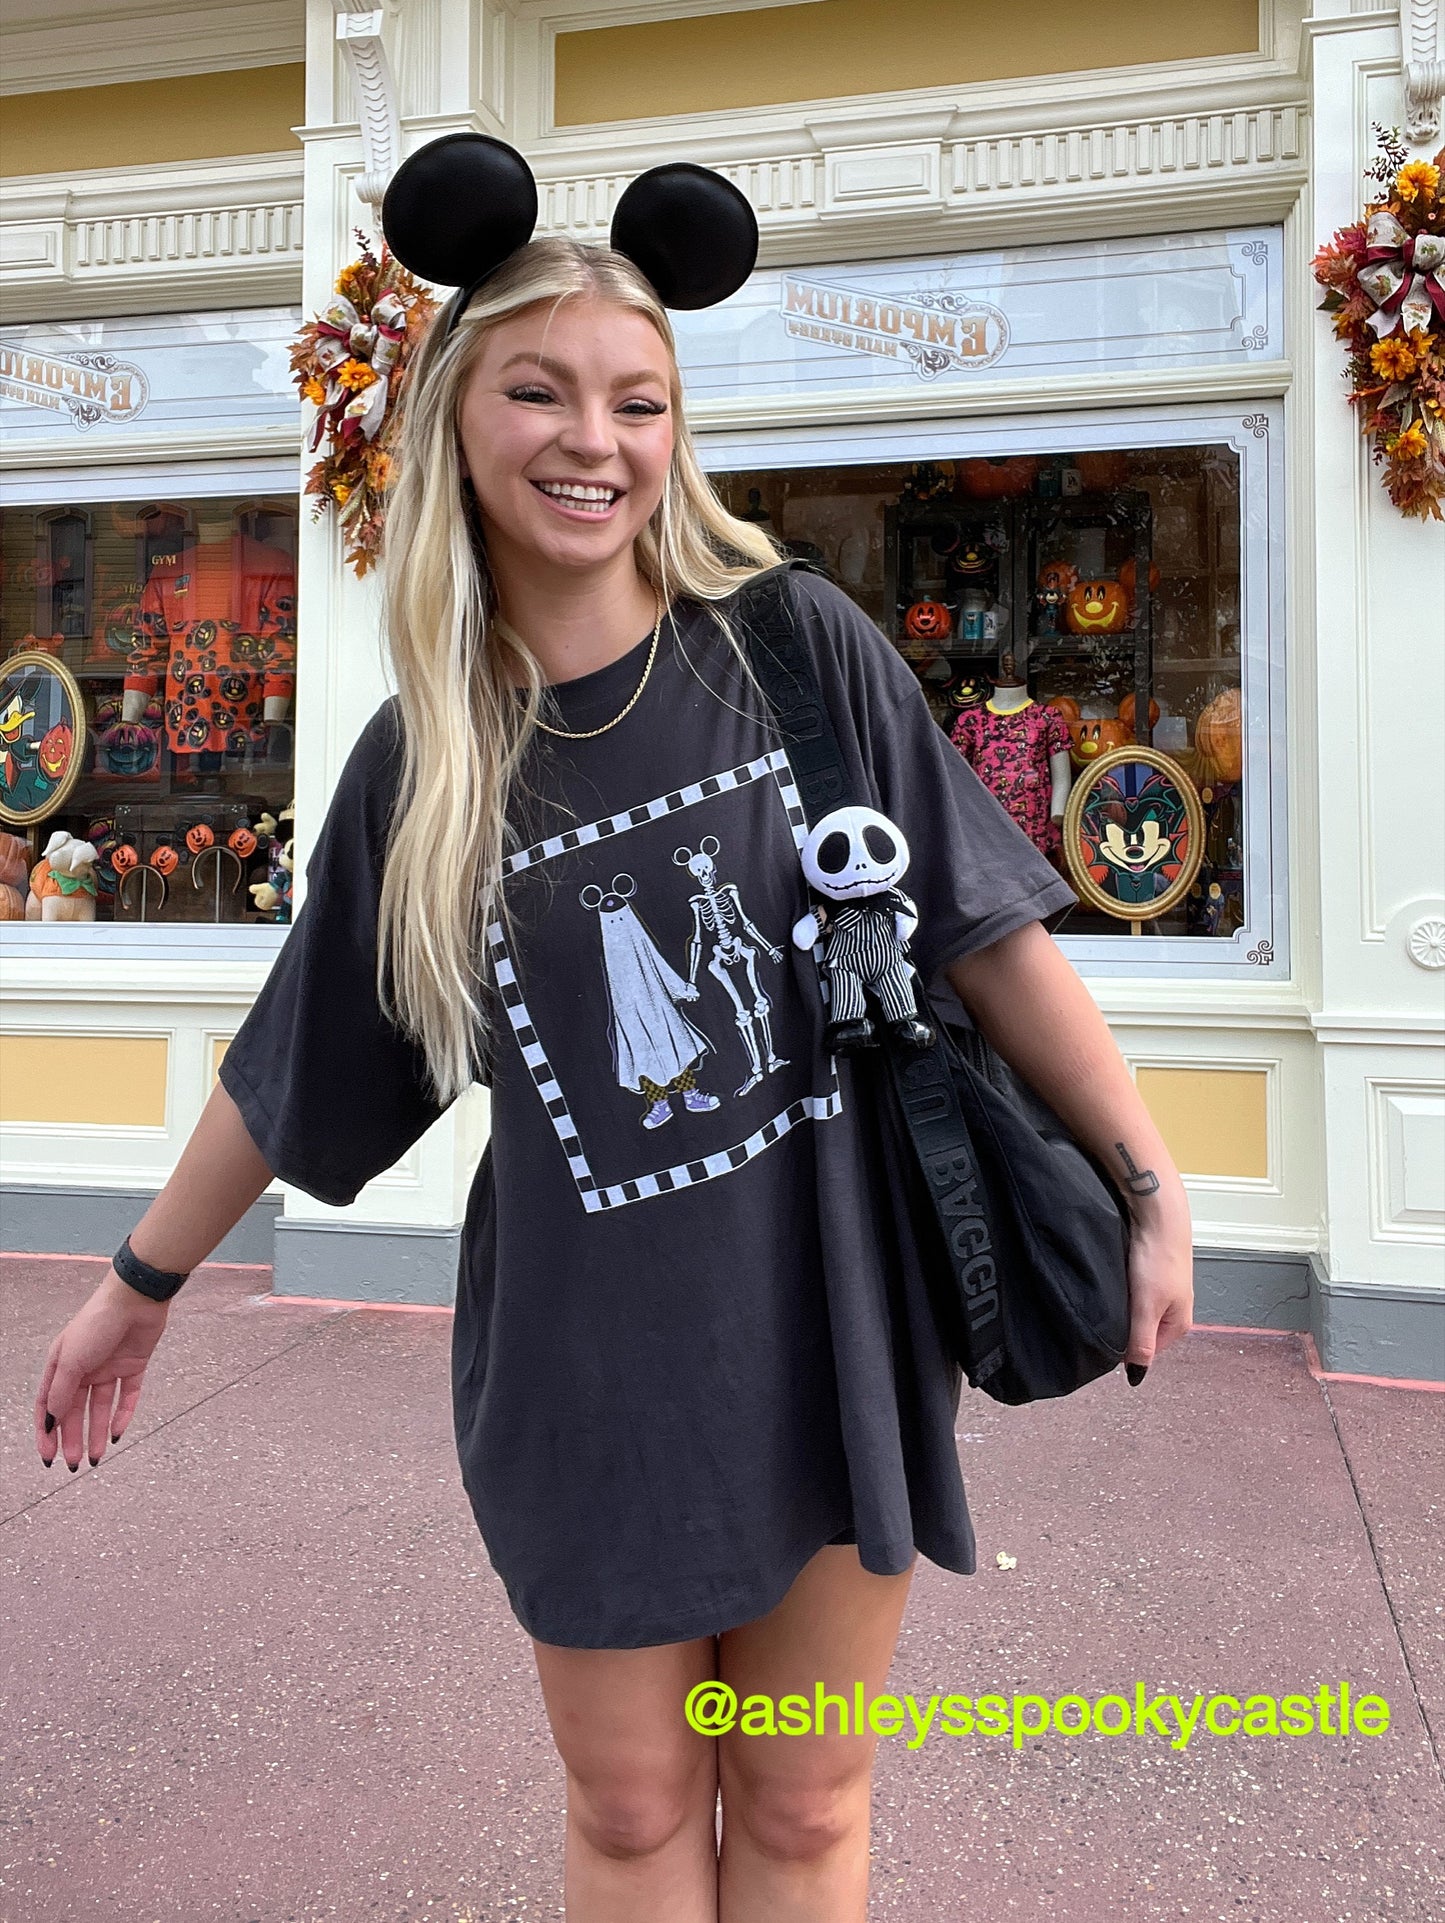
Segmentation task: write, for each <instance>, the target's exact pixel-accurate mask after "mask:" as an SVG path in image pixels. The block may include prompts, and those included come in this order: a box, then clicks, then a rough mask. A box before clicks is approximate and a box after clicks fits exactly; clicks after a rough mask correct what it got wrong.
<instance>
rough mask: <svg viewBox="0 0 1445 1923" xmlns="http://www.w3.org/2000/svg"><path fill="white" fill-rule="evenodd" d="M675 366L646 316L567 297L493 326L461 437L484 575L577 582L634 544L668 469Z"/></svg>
mask: <svg viewBox="0 0 1445 1923" xmlns="http://www.w3.org/2000/svg"><path fill="white" fill-rule="evenodd" d="M671 378H672V363H671V357H670V355H669V353H668V349H667V343H666V342H665V341H664V340H663V339H662V336H661V335H660V334H659V333H658V331H657V329H656V328H655V327H654V326H653V324H652V322H651V321H650V320H649V319H648V318H647V316H646V315H645V314H640V313H636V312H634V311H633V310H631V309H630V308H626V307H620V306H618V305H617V304H616V303H615V302H613V301H606V300H601V299H598V298H596V297H593V296H578V297H574V298H571V299H568V300H564V301H562V302H561V303H560V304H555V303H553V302H552V301H545V302H539V303H537V305H535V306H533V307H529V308H526V309H524V310H523V311H522V312H521V313H519V314H514V315H513V316H512V317H511V318H510V319H509V320H505V321H501V322H499V323H498V324H497V325H496V326H495V327H493V328H492V329H491V330H490V332H489V334H488V338H487V341H486V344H485V346H484V347H483V349H482V353H481V357H480V359H479V360H478V362H477V364H476V366H475V367H474V368H473V370H472V374H471V377H470V379H469V381H468V383H467V386H466V389H465V391H464V393H463V396H462V404H461V414H460V432H461V444H462V455H463V459H464V462H465V466H466V470H467V472H468V473H469V474H470V476H471V480H472V485H473V487H474V488H475V489H476V495H477V503H478V507H479V509H480V512H481V518H482V528H483V533H484V535H485V539H486V543H487V552H488V555H489V557H490V558H491V559H492V560H493V563H494V565H495V564H497V563H499V562H501V563H510V564H511V566H512V568H513V569H514V570H515V569H517V568H520V569H522V570H523V571H525V570H528V569H535V568H536V566H537V564H538V563H539V562H541V563H544V564H546V565H547V566H549V567H551V568H562V569H566V570H568V571H573V572H587V571H590V570H593V569H596V568H599V567H606V566H608V565H609V564H610V563H612V562H614V561H615V560H616V559H617V557H618V556H619V555H620V554H624V553H627V552H629V551H630V550H631V547H632V544H633V542H634V541H635V540H636V539H637V537H638V535H639V534H641V532H642V531H643V529H644V528H645V527H646V526H647V523H648V522H649V520H650V519H651V518H652V515H653V513H654V511H655V510H656V508H657V505H658V502H659V501H660V500H661V499H662V490H663V484H664V482H665V481H666V478H667V471H668V466H669V463H670V462H671V459H672V443H673V425H672V393H671V384H670V383H671Z"/></svg>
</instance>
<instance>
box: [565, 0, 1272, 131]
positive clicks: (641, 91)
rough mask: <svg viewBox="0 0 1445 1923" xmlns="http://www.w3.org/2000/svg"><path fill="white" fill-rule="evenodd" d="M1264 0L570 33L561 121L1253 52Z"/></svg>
mask: <svg viewBox="0 0 1445 1923" xmlns="http://www.w3.org/2000/svg"><path fill="white" fill-rule="evenodd" d="M1258 46H1259V6H1258V0H1194V4H1193V5H1191V6H1187V7H1186V6H1161V5H1160V4H1159V0H1049V4H1047V5H1038V4H1036V3H1035V4H1031V5H1021V6H1015V7H1008V6H1003V5H1001V4H1000V0H818V4H815V5H813V6H799V7H765V8H762V9H761V10H759V11H757V12H748V13H723V14H706V15H703V16H701V17H698V18H695V19H688V20H658V21H653V22H650V23H648V24H645V25H639V26H631V27H597V28H593V29H592V30H591V31H589V32H578V33H563V34H559V35H558V36H557V42H556V49H557V51H556V107H555V114H556V124H557V125H558V126H559V127H571V126H579V125H585V124H586V123H588V122H592V121H608V120H639V119H645V118H648V117H649V116H666V115H669V114H680V113H718V112H722V111H725V110H727V109H730V108H736V107H770V106H776V105H778V104H779V103H780V102H782V101H786V100H820V99H828V98H831V97H833V96H835V95H856V94H865V93H886V92H890V91H892V90H893V89H895V88H897V89H902V88H909V87H957V86H966V85H967V84H968V83H969V82H970V81H980V80H1014V79H1020V78H1022V77H1024V76H1026V75H1030V74H1050V73H1078V72H1086V71H1088V70H1089V69H1090V68H1095V67H1131V66H1138V65H1142V64H1144V63H1147V62H1151V61H1160V60H1202V59H1211V58H1215V57H1217V56H1219V55H1221V54H1231V53H1252V52H1254V51H1255V50H1256V49H1257V48H1258Z"/></svg>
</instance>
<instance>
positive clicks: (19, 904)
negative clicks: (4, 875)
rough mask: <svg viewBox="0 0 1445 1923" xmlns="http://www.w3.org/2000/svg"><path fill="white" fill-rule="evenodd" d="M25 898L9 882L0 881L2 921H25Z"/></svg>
mask: <svg viewBox="0 0 1445 1923" xmlns="http://www.w3.org/2000/svg"><path fill="white" fill-rule="evenodd" d="M24 919H25V897H24V895H22V894H21V892H20V890H19V889H18V888H12V887H11V886H10V884H9V882H8V881H0V921H24Z"/></svg>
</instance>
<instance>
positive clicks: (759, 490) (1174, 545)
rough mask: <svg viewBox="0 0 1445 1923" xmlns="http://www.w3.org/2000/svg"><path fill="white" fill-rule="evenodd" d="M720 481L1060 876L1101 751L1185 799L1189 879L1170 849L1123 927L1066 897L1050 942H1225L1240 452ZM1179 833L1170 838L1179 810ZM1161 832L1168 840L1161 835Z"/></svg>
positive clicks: (1235, 703) (1240, 883)
mask: <svg viewBox="0 0 1445 1923" xmlns="http://www.w3.org/2000/svg"><path fill="white" fill-rule="evenodd" d="M715 478H716V479H717V481H718V483H719V486H720V488H721V490H722V492H723V495H724V498H725V499H726V501H727V503H728V505H729V506H730V507H731V508H732V509H733V511H734V512H736V513H741V514H745V515H747V516H748V518H750V519H753V520H757V521H759V522H761V523H763V524H764V525H766V526H768V527H769V528H770V529H771V531H772V532H773V533H775V534H776V535H777V536H778V537H779V538H780V539H781V540H782V541H783V542H784V543H785V545H786V546H787V548H788V549H789V551H790V552H791V553H793V554H795V555H800V556H806V557H807V558H809V559H811V560H813V561H814V562H815V564H817V565H820V566H821V567H823V568H824V569H825V571H826V572H828V573H829V574H830V575H831V576H832V577H833V579H834V580H835V581H837V582H838V584H839V585H840V586H841V587H843V588H845V589H846V590H847V591H848V593H850V594H851V595H852V596H853V597H854V599H855V600H856V601H858V603H859V604H860V606H862V607H863V608H864V609H865V611H866V612H867V613H868V614H869V615H871V616H872V618H873V619H874V620H875V621H876V622H877V623H878V625H879V626H880V627H881V628H882V630H883V632H884V633H885V634H886V635H887V636H888V637H889V638H890V640H892V641H893V643H894V645H895V646H896V647H897V648H898V649H899V651H900V652H901V653H902V654H903V656H904V657H905V659H906V660H907V661H908V662H909V663H910V665H911V666H912V668H913V670H914V673H915V674H916V675H917V676H918V679H919V681H920V683H921V685H922V687H923V690H924V693H925V695H926V696H927V699H928V702H929V706H930V707H931V709H932V711H933V714H934V718H935V719H936V720H937V721H938V723H939V725H940V726H941V727H942V728H944V729H945V730H946V732H947V733H948V734H949V737H950V739H951V740H952V742H953V744H954V746H955V747H956V748H957V749H958V751H959V752H960V753H961V754H962V755H964V756H965V758H966V759H967V760H968V761H969V762H970V764H971V765H972V766H973V767H974V769H975V770H976V772H977V773H978V774H979V776H980V778H981V779H982V780H983V781H984V782H985V783H986V784H987V785H988V786H989V787H990V788H992V789H993V791H994V793H995V794H996V795H997V796H998V797H999V799H1000V801H1002V803H1003V804H1004V806H1005V807H1006V808H1008V809H1009V811H1010V813H1012V814H1013V816H1014V818H1015V820H1017V821H1018V823H1019V825H1020V826H1021V827H1022V828H1023V829H1024V831H1025V833H1027V834H1028V835H1029V837H1030V839H1031V840H1032V841H1033V842H1034V844H1035V846H1037V847H1038V848H1040V849H1041V850H1042V851H1043V852H1044V853H1045V854H1046V855H1048V856H1049V858H1050V859H1051V860H1052V861H1054V862H1055V864H1056V865H1057V866H1059V868H1060V870H1061V872H1066V873H1067V872H1069V871H1068V867H1067V864H1066V861H1065V856H1064V850H1063V846H1062V838H1061V828H1062V825H1063V820H1064V816H1065V811H1066V807H1067V804H1068V801H1069V797H1070V793H1071V791H1072V790H1073V789H1074V787H1075V785H1076V784H1077V783H1078V782H1079V781H1080V780H1081V779H1082V778H1083V777H1084V776H1085V775H1086V774H1087V773H1089V772H1090V771H1091V770H1093V769H1094V768H1095V766H1096V764H1098V763H1099V762H1100V760H1101V758H1102V757H1106V756H1108V755H1109V754H1110V753H1111V752H1113V751H1116V750H1119V749H1123V748H1127V747H1131V746H1134V745H1136V744H1137V745H1138V746H1139V747H1141V748H1143V749H1147V750H1152V751H1154V752H1155V755H1156V757H1157V759H1158V761H1159V762H1160V763H1161V764H1162V768H1161V776H1160V785H1161V793H1162V792H1163V791H1164V790H1165V789H1166V788H1167V790H1168V793H1169V794H1170V796H1171V797H1173V798H1174V799H1175V800H1177V799H1178V797H1179V796H1182V795H1185V794H1187V795H1188V796H1190V797H1191V798H1192V797H1194V796H1195V795H1197V796H1198V801H1199V806H1200V809H1201V811H1202V812H1201V818H1200V823H1199V826H1198V829H1197V831H1196V833H1197V840H1198V842H1199V844H1200V849H1201V851H1202V852H1201V858H1200V860H1199V863H1198V868H1197V872H1196V873H1194V874H1193V875H1192V877H1191V878H1190V879H1189V880H1188V882H1187V885H1186V886H1184V887H1177V886H1174V885H1173V879H1174V875H1177V874H1178V873H1180V872H1182V871H1180V870H1179V868H1178V864H1177V863H1176V862H1175V861H1174V860H1173V859H1172V857H1171V859H1170V860H1169V862H1168V867H1169V868H1170V870H1172V871H1174V873H1173V874H1171V877H1170V879H1171V885H1170V886H1169V887H1168V888H1167V889H1165V888H1163V887H1160V886H1154V885H1151V887H1150V888H1149V889H1148V890H1145V889H1143V888H1142V887H1136V888H1134V889H1133V890H1132V891H1131V890H1129V889H1127V888H1126V889H1125V890H1124V894H1128V895H1129V896H1130V899H1129V903H1128V905H1129V906H1130V907H1131V908H1133V909H1142V910H1143V911H1144V912H1143V913H1142V914H1130V915H1128V916H1127V917H1124V918H1121V917H1120V916H1119V913H1118V908H1117V906H1116V905H1115V904H1114V903H1113V902H1112V900H1111V902H1110V905H1109V906H1108V907H1106V906H1105V905H1104V899H1103V897H1104V896H1105V895H1107V894H1108V893H1109V890H1108V889H1106V888H1100V887H1096V888H1095V889H1093V890H1092V891H1091V890H1086V889H1080V890H1079V891H1078V892H1079V893H1080V897H1081V899H1080V904H1079V907H1078V908H1077V909H1076V910H1075V912H1074V914H1073V915H1071V916H1070V918H1069V921H1068V924H1067V927H1066V930H1065V933H1066V935H1068V936H1079V935H1084V936H1090V937H1097V936H1105V937H1114V938H1117V939H1120V940H1123V941H1128V940H1129V939H1130V938H1131V934H1146V935H1151V936H1185V937H1197V938H1204V939H1223V938H1228V937H1231V936H1233V935H1234V934H1235V932H1236V931H1237V930H1239V929H1240V927H1241V925H1242V924H1243V923H1244V921H1245V867H1246V845H1245V844H1246V841H1247V835H1246V832H1245V812H1244V807H1243V798H1244V784H1245V782H1246V780H1247V779H1249V771H1248V769H1247V768H1246V765H1245V762H1246V755H1245V743H1244V739H1243V725H1242V717H1243V713H1244V708H1243V699H1242V684H1243V673H1244V671H1243V655H1242V651H1241V631H1242V625H1243V623H1242V613H1241V609H1242V600H1241V576H1240V553H1241V521H1240V516H1241V492H1240V456H1239V452H1238V450H1237V448H1235V447H1234V446H1230V445H1215V446H1210V445H1188V446H1158V447H1142V448H1104V449H1088V448H1081V449H1079V450H1077V451H1074V452H1070V453H1062V454H1061V453H1052V454H1040V455H1033V454H1009V455H1005V456H996V457H988V456H982V457H977V458H966V459H958V460H942V459H935V460H928V461H914V462H902V463H900V462H893V463H886V464H885V463H878V464H872V463H869V464H862V463H860V464H857V465H838V466H833V467H821V466H815V467H809V468H786V469H775V470H763V471H759V470H753V471H751V472H734V473H728V474H723V475H718V476H716V477H715ZM1175 771H1177V774H1176V772H1175ZM1136 799H1137V798H1135V797H1134V796H1133V795H1132V791H1131V795H1130V798H1129V800H1128V807H1129V808H1134V809H1135V811H1136V812H1139V811H1140V810H1142V811H1143V813H1148V797H1144V798H1143V799H1142V800H1137V806H1136ZM1100 805H1101V806H1102V805H1103V804H1102V803H1101V804H1100ZM1120 805H1121V806H1122V805H1124V804H1122V803H1121V804H1120ZM1171 806H1173V801H1171ZM1180 806H1181V807H1182V802H1181V803H1180ZM1095 812H1096V813H1097V810H1096V811H1095ZM1105 812H1107V809H1106V810H1105ZM1116 812H1117V809H1116ZM1091 818H1092V817H1091ZM1100 819H1102V817H1101V818H1100ZM1141 819H1142V815H1141ZM1134 825H1135V826H1137V825H1138V824H1134ZM1175 826H1177V827H1178V833H1177V834H1175V840H1176V841H1178V840H1179V839H1180V836H1181V835H1183V833H1184V829H1185V826H1187V824H1185V823H1184V821H1183V817H1182V816H1181V822H1180V824H1175ZM1165 827H1169V832H1170V833H1174V827H1173V826H1169V824H1165V825H1164V826H1160V825H1159V824H1157V823H1156V829H1157V832H1158V833H1159V834H1160V835H1163V834H1164V832H1165ZM1141 832H1142V831H1141ZM1131 835H1133V828H1129V829H1127V830H1126V839H1128V838H1129V836H1131ZM1104 845H1105V848H1106V851H1107V848H1108V846H1109V845H1110V844H1108V843H1107V842H1106V843H1105V844H1104ZM1141 845H1142V844H1141ZM1129 846H1130V847H1131V848H1132V846H1133V841H1132V840H1130V841H1129ZM1175 852H1177V850H1176V851H1175ZM1141 859H1142V857H1141ZM1161 859H1162V858H1161ZM1095 865H1097V863H1096V864H1095ZM1106 865H1107V864H1106ZM1190 865H1191V866H1192V865H1193V864H1192V862H1191V864H1190ZM1080 872H1083V871H1082V870H1081V871H1080ZM1118 872H1119V873H1120V874H1121V875H1123V874H1127V864H1126V866H1125V867H1122V868H1120V869H1119V870H1118ZM1161 872H1162V871H1161ZM1155 880H1156V881H1157V876H1156V877H1155ZM1114 892H1115V893H1118V892H1119V891H1118V889H1115V891H1114ZM1120 899H1121V901H1122V899H1123V897H1122V895H1121V897H1120ZM1111 911H1112V912H1111Z"/></svg>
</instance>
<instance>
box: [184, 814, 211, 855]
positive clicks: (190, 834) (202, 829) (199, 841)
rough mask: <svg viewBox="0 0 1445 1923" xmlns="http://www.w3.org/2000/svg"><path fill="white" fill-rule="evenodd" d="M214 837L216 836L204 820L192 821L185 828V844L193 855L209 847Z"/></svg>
mask: <svg viewBox="0 0 1445 1923" xmlns="http://www.w3.org/2000/svg"><path fill="white" fill-rule="evenodd" d="M215 839H216V837H215V836H214V835H213V834H212V832H211V830H210V829H209V828H208V827H207V826H206V824H205V822H204V821H197V822H194V823H192V825H191V826H190V827H189V828H187V830H186V846H187V847H188V848H189V849H190V851H191V853H192V854H193V855H199V854H200V853H201V852H202V851H203V850H204V849H206V848H209V847H210V845H211V843H212V842H213V841H214V840H215Z"/></svg>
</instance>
